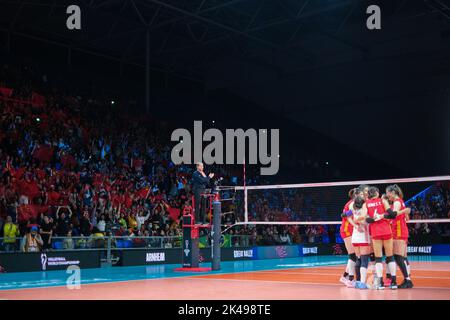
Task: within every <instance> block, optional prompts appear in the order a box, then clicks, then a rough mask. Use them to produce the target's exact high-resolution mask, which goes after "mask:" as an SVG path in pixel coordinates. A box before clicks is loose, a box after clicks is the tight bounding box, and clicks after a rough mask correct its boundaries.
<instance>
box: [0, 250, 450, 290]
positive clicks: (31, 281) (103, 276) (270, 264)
mask: <svg viewBox="0 0 450 320" xmlns="http://www.w3.org/2000/svg"><path fill="white" fill-rule="evenodd" d="M409 259H410V261H423V262H450V256H415V257H409ZM346 262H347V257H346V256H312V257H299V258H284V259H266V260H246V261H226V262H222V263H221V270H219V271H211V272H201V273H198V272H194V273H188V272H175V271H173V269H174V268H177V267H180V265H179V264H176V265H173V264H172V265H152V266H136V267H103V268H96V269H83V270H81V284H91V283H105V282H119V281H133V280H145V279H160V278H176V277H186V276H196V275H205V274H227V273H240V272H254V271H263V270H277V269H289V268H308V267H309V268H311V267H319V266H333V265H344V264H345V263H346ZM202 266H210V264H203V265H202ZM68 276H69V274H67V273H66V271H65V270H60V271H40V272H20V273H3V274H0V290H11V289H26V288H38V287H54V286H65V285H66V279H67V278H68Z"/></svg>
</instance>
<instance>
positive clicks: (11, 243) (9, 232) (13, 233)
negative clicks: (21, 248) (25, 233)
mask: <svg viewBox="0 0 450 320" xmlns="http://www.w3.org/2000/svg"><path fill="white" fill-rule="evenodd" d="M19 235H20V233H19V226H18V225H17V224H14V223H13V222H12V218H11V216H7V217H6V223H5V225H4V226H3V237H4V238H3V245H4V248H5V251H6V252H11V251H16V250H17V247H16V246H17V245H16V243H17V237H18V236H19Z"/></svg>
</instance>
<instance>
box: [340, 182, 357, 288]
mask: <svg viewBox="0 0 450 320" xmlns="http://www.w3.org/2000/svg"><path fill="white" fill-rule="evenodd" d="M356 192H357V189H356V188H354V189H351V190H350V191H349V192H348V196H349V198H350V200H349V201H348V202H347V203H346V204H345V206H344V209H343V211H342V215H341V217H342V224H341V228H340V230H339V232H340V233H341V238H342V240H344V244H345V249H346V250H347V254H348V260H347V266H346V268H345V272H344V274H343V275H342V277H341V278H340V279H339V281H340V282H342V283H343V284H345V285H346V286H347V287H353V286H354V277H355V265H356V263H357V261H356V260H357V257H356V254H355V249H354V248H353V245H352V233H353V228H354V226H355V223H354V222H353V220H352V218H351V212H352V210H353V202H354V198H355V194H356ZM357 278H358V276H357ZM357 280H359V279H357Z"/></svg>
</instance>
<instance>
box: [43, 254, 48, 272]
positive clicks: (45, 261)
mask: <svg viewBox="0 0 450 320" xmlns="http://www.w3.org/2000/svg"><path fill="white" fill-rule="evenodd" d="M47 261H48V259H47V255H46V254H45V253H42V254H41V265H42V270H43V271H45V270H47Z"/></svg>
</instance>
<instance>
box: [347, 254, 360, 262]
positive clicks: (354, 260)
mask: <svg viewBox="0 0 450 320" xmlns="http://www.w3.org/2000/svg"><path fill="white" fill-rule="evenodd" d="M348 258H349V259H350V260H352V261H353V262H356V260H357V259H358V258H357V257H356V254H355V253H350V254H349V255H348Z"/></svg>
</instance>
